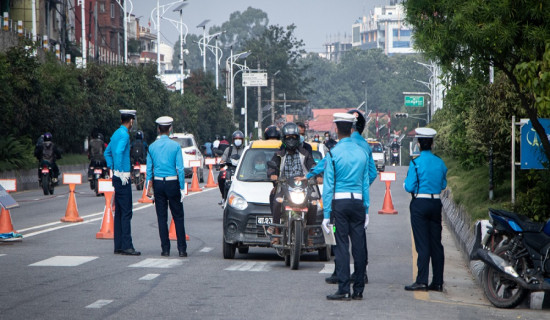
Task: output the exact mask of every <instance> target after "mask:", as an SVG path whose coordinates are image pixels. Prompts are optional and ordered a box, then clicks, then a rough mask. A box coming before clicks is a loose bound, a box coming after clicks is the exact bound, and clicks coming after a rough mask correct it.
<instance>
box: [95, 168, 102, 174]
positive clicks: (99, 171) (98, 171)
mask: <svg viewBox="0 0 550 320" xmlns="http://www.w3.org/2000/svg"><path fill="white" fill-rule="evenodd" d="M102 171H103V170H101V169H94V173H99V174H101V172H102Z"/></svg>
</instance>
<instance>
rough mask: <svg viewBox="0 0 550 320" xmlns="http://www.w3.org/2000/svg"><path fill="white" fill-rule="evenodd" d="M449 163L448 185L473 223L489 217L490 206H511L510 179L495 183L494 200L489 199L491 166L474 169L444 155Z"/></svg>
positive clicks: (447, 163)
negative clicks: (461, 165)
mask: <svg viewBox="0 0 550 320" xmlns="http://www.w3.org/2000/svg"><path fill="white" fill-rule="evenodd" d="M442 158H443V159H444V161H445V164H446V165H447V169H448V172H447V187H448V188H450V189H451V191H452V194H453V199H454V201H455V203H457V204H460V205H462V206H463V207H464V208H465V209H466V211H467V212H468V214H469V215H470V217H471V218H472V223H474V222H475V221H476V220H479V219H487V212H488V211H487V210H488V208H503V209H508V210H509V208H510V180H509V179H507V180H505V181H504V182H503V183H501V184H500V185H495V186H494V190H493V194H494V200H492V201H491V200H489V167H488V165H487V166H483V167H479V168H475V169H472V170H465V169H463V168H461V167H460V165H459V164H458V161H456V160H454V159H452V158H450V157H446V156H444V157H442Z"/></svg>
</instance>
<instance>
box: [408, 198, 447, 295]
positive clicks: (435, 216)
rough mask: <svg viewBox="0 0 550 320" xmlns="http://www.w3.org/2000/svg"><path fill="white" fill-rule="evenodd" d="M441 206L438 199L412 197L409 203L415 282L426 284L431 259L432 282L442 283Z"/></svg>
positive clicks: (443, 257)
mask: <svg viewBox="0 0 550 320" xmlns="http://www.w3.org/2000/svg"><path fill="white" fill-rule="evenodd" d="M441 207H442V205H441V200H440V199H423V198H422V199H413V200H412V201H411V203H410V205H409V208H410V210H411V226H412V231H413V237H414V243H415V246H416V252H417V253H418V260H417V262H416V263H417V267H418V275H417V276H416V283H423V284H428V275H429V267H430V259H431V260H432V273H433V283H434V284H443V265H444V263H445V255H444V253H443V245H442V244H441V230H442V227H441Z"/></svg>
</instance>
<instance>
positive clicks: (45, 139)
mask: <svg viewBox="0 0 550 320" xmlns="http://www.w3.org/2000/svg"><path fill="white" fill-rule="evenodd" d="M44 141H52V134H51V133H49V132H46V133H44Z"/></svg>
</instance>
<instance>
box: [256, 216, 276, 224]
mask: <svg viewBox="0 0 550 320" xmlns="http://www.w3.org/2000/svg"><path fill="white" fill-rule="evenodd" d="M272 223H273V218H272V217H257V218H256V224H272Z"/></svg>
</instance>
